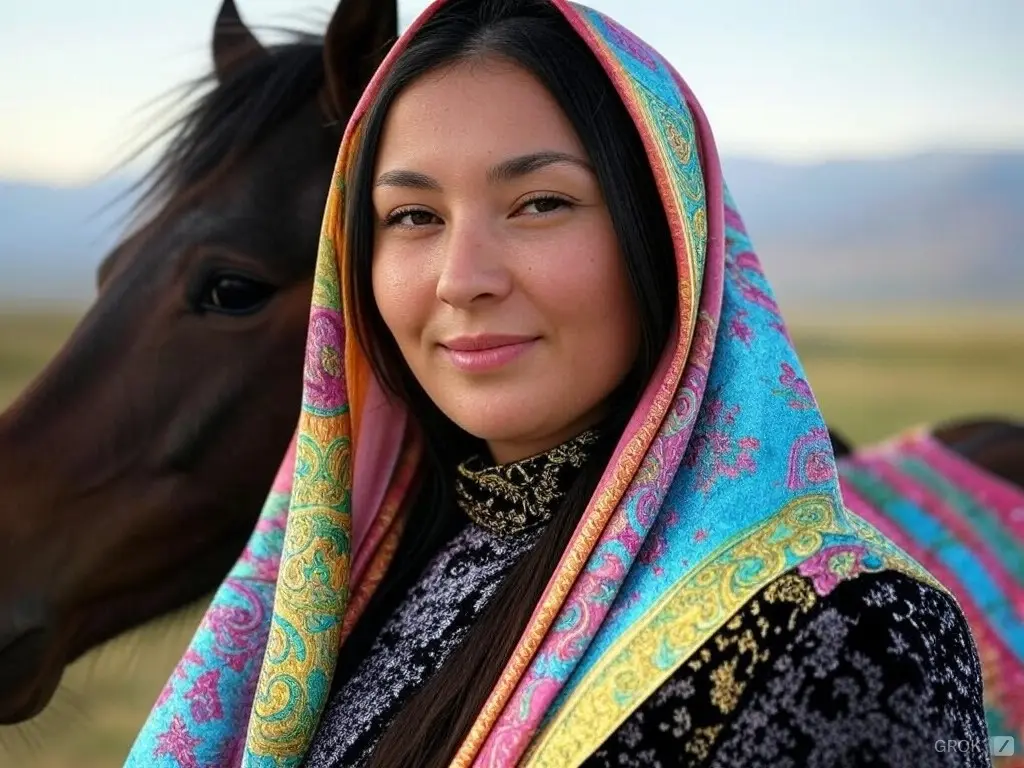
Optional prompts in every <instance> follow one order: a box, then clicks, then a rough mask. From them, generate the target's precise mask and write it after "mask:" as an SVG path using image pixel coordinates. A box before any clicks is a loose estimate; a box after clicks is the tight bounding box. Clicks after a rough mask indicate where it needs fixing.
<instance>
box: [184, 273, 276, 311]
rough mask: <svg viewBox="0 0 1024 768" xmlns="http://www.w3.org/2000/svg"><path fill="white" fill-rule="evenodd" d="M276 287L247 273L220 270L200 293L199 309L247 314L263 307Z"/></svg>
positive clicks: (204, 285) (208, 279)
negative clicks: (240, 273) (248, 275)
mask: <svg viewBox="0 0 1024 768" xmlns="http://www.w3.org/2000/svg"><path fill="white" fill-rule="evenodd" d="M275 290H276V289H275V288H274V286H272V285H270V284H269V283H264V282H263V281H261V280H256V279H254V278H251V277H247V276H246V275H239V274H235V273H228V272H218V273H215V274H213V275H210V277H209V278H207V280H206V282H205V283H204V284H203V287H202V290H201V291H200V293H199V301H198V305H199V309H200V310H201V311H203V312H219V313H221V314H225V315H246V314H250V313H252V312H255V311H257V310H258V309H261V308H262V307H263V305H264V304H266V303H267V301H268V300H269V299H270V297H271V296H272V295H273V293H274V291H275Z"/></svg>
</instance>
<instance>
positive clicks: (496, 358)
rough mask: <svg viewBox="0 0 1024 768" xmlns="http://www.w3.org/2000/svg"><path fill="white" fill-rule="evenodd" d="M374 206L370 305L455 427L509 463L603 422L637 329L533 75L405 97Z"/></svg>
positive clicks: (383, 151)
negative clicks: (608, 400) (371, 298)
mask: <svg viewBox="0 0 1024 768" xmlns="http://www.w3.org/2000/svg"><path fill="white" fill-rule="evenodd" d="M373 206H374V210H375V217H376V220H377V229H376V237H375V248H374V260H373V291H374V297H375V299H376V302H377V307H378V308H379V311H380V313H381V316H382V317H383V319H384V322H385V323H386V324H387V326H388V328H389V329H390V330H391V333H392V334H393V335H394V337H395V340H396V341H397V343H398V346H399V349H400V350H401V352H402V355H403V357H404V358H405V361H406V363H407V364H408V366H409V368H410V369H411V371H412V373H413V375H414V376H415V377H416V379H417V381H419V383H420V385H421V386H422V387H423V389H424V390H425V391H426V393H427V395H428V396H429V397H430V398H431V399H432V400H433V401H434V402H435V403H436V404H437V405H438V407H439V408H440V409H441V410H442V411H443V412H444V413H445V414H446V415H447V416H448V417H449V418H450V419H451V420H452V421H454V422H455V423H456V424H458V425H459V426H460V427H462V428H463V429H465V430H466V431H467V432H469V433H470V434H472V435H475V436H477V437H479V438H481V439H483V440H485V441H487V443H488V445H489V447H490V450H491V453H492V455H493V457H494V459H495V460H496V461H498V462H501V463H505V462H509V461H515V460H518V459H521V458H526V457H528V456H532V455H535V454H537V453H541V452H543V451H546V450H548V449H550V448H553V447H554V446H556V445H558V444H560V443H562V442H564V441H566V440H568V439H570V438H572V437H574V436H575V435H576V434H578V433H579V432H581V431H582V430H584V429H586V428H588V427H590V426H593V425H594V424H595V423H596V422H597V421H599V420H600V419H601V418H602V416H603V415H604V404H605V402H606V400H607V398H608V396H609V394H610V393H611V392H612V390H614V389H615V387H616V386H617V385H618V384H619V383H620V382H621V381H622V379H623V378H624V377H625V375H626V374H627V372H628V371H629V369H630V368H631V366H632V364H633V362H634V359H635V357H636V354H637V349H638V339H639V318H638V314H637V311H636V307H635V301H634V298H633V294H632V291H631V289H630V286H629V282H628V277H627V273H626V269H625V264H624V261H623V257H622V254H621V253H620V251H619V245H618V241H617V239H616V236H615V233H614V231H613V229H612V222H611V218H610V217H609V214H608V208H607V206H606V205H605V201H604V199H603V197H602V194H601V190H600V188H599V186H598V181H597V177H596V176H595V175H594V172H593V170H592V169H591V167H590V161H589V158H588V157H587V155H586V153H585V152H584V151H583V147H582V145H581V144H580V141H579V138H578V137H577V136H576V133H575V132H574V130H573V128H572V126H571V124H570V123H569V121H568V119H567V118H566V117H565V115H564V114H563V113H562V111H561V109H560V108H559V106H558V104H557V102H555V100H554V99H553V98H552V97H551V95H550V94H549V93H548V92H547V91H546V90H545V88H544V87H543V86H542V85H541V84H540V83H539V82H538V81H537V80H535V79H534V78H533V77H532V75H530V74H529V73H528V72H527V71H525V70H523V69H521V68H519V67H518V66H516V65H514V64H511V63H508V62H505V61H504V60H499V59H492V58H489V59H485V60H477V61H473V62H469V63H461V64H458V65H456V66H454V67H450V68H447V69H444V70H443V71H440V72H437V73H432V74H430V75H427V76H424V77H423V78H421V79H420V80H418V81H416V82H415V83H413V84H412V85H410V86H409V87H408V88H406V89H405V90H404V91H403V92H402V93H401V95H400V96H399V97H398V98H397V99H396V101H395V102H394V104H393V105H392V107H391V109H390V112H389V114H388V116H387V119H386V121H385V124H384V129H383V133H382V135H381V142H380V147H379V151H378V155H377V163H376V168H375V175H374V189H373Z"/></svg>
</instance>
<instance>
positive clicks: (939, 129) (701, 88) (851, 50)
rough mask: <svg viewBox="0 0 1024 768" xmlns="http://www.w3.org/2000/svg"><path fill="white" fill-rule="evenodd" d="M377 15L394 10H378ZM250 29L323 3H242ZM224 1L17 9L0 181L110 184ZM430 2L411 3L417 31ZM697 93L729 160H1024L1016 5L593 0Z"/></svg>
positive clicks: (76, 1)
mask: <svg viewBox="0 0 1024 768" xmlns="http://www.w3.org/2000/svg"><path fill="white" fill-rule="evenodd" d="M381 1H382V2H383V1H384V0H381ZM237 2H238V5H239V8H240V11H241V13H242V15H243V17H244V18H245V19H246V21H247V22H249V23H250V24H251V25H261V26H265V25H270V26H273V25H294V24H295V23H297V22H298V23H301V22H306V24H305V26H309V23H310V22H316V21H321V24H320V25H315V26H314V28H316V29H322V22H323V21H325V20H326V18H327V14H328V13H329V11H330V9H332V8H333V7H334V4H333V3H331V2H325V1H324V0H313V2H309V3H306V2H295V1H294V0H237ZM218 5H219V3H218V0H162V1H161V2H156V0H145V2H131V3H128V2H121V1H120V0H90V2H81V0H46V2H40V3H35V4H33V3H30V2H25V1H24V0H22V1H21V2H12V3H8V4H6V8H5V9H4V12H3V18H2V22H0V72H2V73H3V74H2V75H0V178H4V177H6V178H19V179H40V180H49V181H61V182H71V181H80V180H86V179H89V178H91V177H93V176H95V175H96V174H98V173H101V172H103V171H105V170H106V169H107V168H109V167H110V164H111V163H112V162H113V161H114V160H116V159H118V158H119V157H120V156H121V153H122V152H123V151H124V149H125V147H126V146H127V142H129V141H130V140H131V139H132V138H134V137H136V136H137V135H138V131H139V130H140V129H144V128H145V127H146V125H145V122H144V120H143V119H141V118H143V117H144V116H145V115H146V114H147V113H146V112H144V111H140V110H142V108H143V107H144V106H145V105H146V104H147V102H151V101H152V100H153V99H154V98H155V97H157V96H160V95H161V94H163V93H165V92H167V91H168V90H169V89H171V88H173V87H174V86H175V85H176V84H177V83H179V82H181V81H182V79H184V78H187V77H191V76H194V75H196V74H199V73H201V72H202V71H204V70H205V68H206V67H207V66H208V64H209V53H208V51H209V40H210V34H211V30H212V25H213V19H214V17H215V15H216V11H217V7H218ZM425 5H426V2H425V1H424V0H417V1H410V2H401V3H400V8H401V12H402V16H403V18H405V19H409V18H410V17H412V16H413V15H414V14H415V13H416V12H418V11H419V10H421V9H422V8H423V7H425ZM590 5H592V6H593V7H595V8H598V9H600V10H602V11H605V12H607V13H609V14H610V15H611V16H612V17H614V18H615V19H616V20H618V21H620V22H621V23H623V24H625V25H626V26H627V27H629V28H630V29H632V30H633V31H634V32H636V33H637V34H638V35H640V36H641V37H643V38H644V39H646V40H647V41H648V42H650V43H651V44H653V45H654V46H655V47H657V48H658V49H659V50H660V51H661V52H662V53H663V54H664V55H665V56H666V57H667V58H668V59H669V60H670V61H672V63H673V64H674V65H675V66H676V68H677V69H678V70H679V71H680V73H681V74H682V75H683V77H684V78H686V80H687V81H688V82H689V83H690V85H691V87H693V89H694V90H695V92H696V94H697V96H698V98H699V99H700V100H701V103H702V104H703V106H704V108H705V110H706V111H707V112H708V114H709V117H710V119H711V122H712V126H713V128H714V130H715V134H716V137H717V139H718V141H719V144H720V145H721V149H722V151H723V152H724V153H726V154H740V153H743V154H756V155H759V156H767V157H777V158H786V159H807V160H814V159H820V158H823V157H843V156H864V155H879V154H889V153H894V152H905V151H922V150H930V149H957V148H962V149H977V148H998V147H1017V148H1024V56H1022V55H1020V54H1019V53H1018V50H1019V48H1020V41H1021V39H1024V2H1022V0H855V2H849V1H848V0H847V1H845V2H844V1H843V0H776V1H774V2H771V1H768V2H766V0H714V1H713V2H711V1H709V0H590Z"/></svg>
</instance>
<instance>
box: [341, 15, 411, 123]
mask: <svg viewBox="0 0 1024 768" xmlns="http://www.w3.org/2000/svg"><path fill="white" fill-rule="evenodd" d="M397 38H398V0H340V2H339V3H338V7H337V8H336V9H335V11H334V16H333V17H331V23H330V24H329V25H328V26H327V35H326V37H325V38H324V68H325V70H326V73H327V88H328V90H329V95H330V97H331V103H332V104H333V105H334V107H335V109H337V110H338V111H339V114H344V113H346V112H348V111H351V110H352V109H353V108H354V107H355V105H356V102H357V101H359V98H360V96H362V93H363V91H364V90H365V89H366V86H367V85H368V84H369V82H370V78H372V77H373V73H374V72H376V71H377V67H379V66H380V64H381V62H382V61H383V60H384V57H385V56H387V54H388V51H390V50H391V46H392V45H394V43H395V40H396V39H397Z"/></svg>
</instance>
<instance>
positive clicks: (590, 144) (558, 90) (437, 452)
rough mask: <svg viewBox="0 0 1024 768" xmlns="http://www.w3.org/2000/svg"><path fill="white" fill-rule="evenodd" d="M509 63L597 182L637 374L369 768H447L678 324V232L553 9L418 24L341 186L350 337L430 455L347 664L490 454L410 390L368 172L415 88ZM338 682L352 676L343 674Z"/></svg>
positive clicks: (457, 9)
mask: <svg viewBox="0 0 1024 768" xmlns="http://www.w3.org/2000/svg"><path fill="white" fill-rule="evenodd" d="M480 57H501V58H503V59H505V60H509V61H511V62H513V63H514V64H516V65H518V66H520V67H522V68H523V69H525V70H527V71H529V72H530V73H531V74H532V75H533V76H535V77H536V78H538V80H539V81H540V82H541V83H542V84H543V85H544V86H545V87H546V88H547V89H548V91H549V92H550V93H551V94H552V96H553V97H554V98H555V99H556V100H557V102H558V104H559V105H560V106H561V108H562V110H563V111H564V112H565V114H566V116H567V117H568V119H569V121H570V122H571V124H572V125H573V127H574V129H575V131H576V133H577V135H578V136H579V138H580V140H581V142H582V145H583V147H584V149H585V151H586V152H587V154H588V156H589V159H590V161H591V163H592V165H593V167H594V169H595V172H596V174H597V178H598V182H599V184H600V187H601V190H602V193H603V196H604V199H605V202H606V204H607V206H608V210H609V214H610V217H611V221H612V224H613V227H614V230H615V233H616V236H617V238H618V241H619V246H620V250H621V253H622V255H623V258H624V259H625V262H626V268H627V271H628V275H629V281H630V285H631V288H632V291H633V294H634V296H635V301H636V306H637V308H638V311H639V315H640V329H641V330H640V342H639V349H638V351H637V356H636V360H635V363H634V366H633V368H632V370H631V371H630V372H629V374H628V375H627V376H626V378H625V380H624V382H623V383H622V385H621V386H620V387H619V388H618V390H617V391H616V392H615V393H613V397H612V401H611V403H610V409H609V411H610V415H609V416H608V417H607V418H606V419H605V421H604V422H603V428H604V434H603V437H602V441H601V443H600V444H599V445H598V446H597V447H596V449H595V452H594V455H593V457H592V460H591V461H590V462H589V463H588V465H587V466H586V468H585V469H584V471H582V472H581V473H580V475H579V477H578V478H577V479H576V481H575V482H574V485H573V486H572V487H571V488H570V489H569V492H568V493H567V495H566V498H565V501H564V502H563V504H562V506H561V508H560V509H559V511H558V512H557V513H556V515H555V517H554V518H553V519H552V521H551V522H550V523H549V524H548V526H547V528H546V529H545V530H544V532H543V533H542V534H541V537H540V539H539V541H538V543H537V544H535V545H534V547H533V548H532V549H531V550H530V552H529V553H528V554H527V555H525V556H524V557H523V558H522V560H521V561H520V562H519V563H517V564H516V566H515V567H514V568H513V570H512V572H511V573H510V574H509V576H508V577H507V578H506V580H505V582H504V584H503V586H502V587H501V589H499V591H498V593H497V594H496V595H495V596H494V598H493V599H492V601H491V602H490V604H489V605H488V607H487V608H486V609H485V610H484V612H483V614H482V616H481V618H480V619H479V620H478V622H477V623H476V624H475V625H474V627H473V628H472V630H471V632H470V635H469V637H468V638H467V639H466V640H465V642H463V643H462V644H461V646H460V647H459V649H457V650H456V651H455V653H454V654H453V655H452V657H451V658H449V659H448V661H447V662H446V663H444V664H443V665H442V667H441V668H440V669H439V670H438V671H437V672H436V673H435V674H434V675H433V676H432V677H431V678H430V679H429V680H428V681H427V682H426V683H425V685H424V686H423V688H422V689H421V690H420V691H419V692H418V693H417V694H416V695H414V696H412V697H411V698H410V699H409V701H408V702H406V704H405V705H404V707H403V709H402V710H401V711H400V712H399V713H398V714H397V715H396V717H395V719H394V720H393V721H392V723H391V724H390V726H389V728H388V730H387V731H386V732H385V733H384V734H383V736H382V737H381V740H380V741H379V742H378V744H377V746H376V748H375V750H374V753H373V757H372V759H371V764H372V765H375V766H387V767H388V768H408V767H410V766H428V765H429V766H435V765H437V766H441V765H447V764H448V763H449V762H450V761H451V759H452V757H453V756H454V754H455V752H456V750H457V749H458V747H459V745H460V744H461V742H462V741H463V740H464V738H465V736H466V735H467V733H468V731H469V728H470V727H471V725H472V723H473V721H474V719H475V717H476V715H477V713H478V712H479V711H480V709H481V708H482V706H483V704H484V702H485V701H486V698H487V696H488V694H489V693H490V691H491V690H492V689H493V687H494V685H495V683H496V682H497V679H498V677H499V676H500V674H501V671H502V669H503V668H504V666H505V664H506V663H507V661H508V659H509V658H510V656H511V654H512V650H513V649H514V647H515V644H516V642H517V641H518V639H519V637H520V635H521V633H522V631H523V629H524V628H525V626H526V623H527V621H528V620H529V617H530V615H531V614H532V612H533V609H534V607H535V605H536V603H537V602H538V601H539V599H540V596H541V594H542V593H543V590H544V587H545V586H546V584H547V582H548V580H549V579H550V577H551V575H552V573H553V572H554V569H555V567H556V566H557V564H558V561H559V559H560V557H561V554H562V552H563V551H564V549H565V547H566V546H567V545H568V542H569V539H570V538H571V536H572V532H573V530H574V529H575V527H576V524H577V523H578V521H579V519H580V517H581V515H582V513H583V511H584V509H585V508H586V505H587V503H588V502H589V500H590V497H591V495H592V494H593V492H594V489H595V487H596V485H597V482H598V480H599V479H600V477H601V474H602V473H603V471H604V468H605V465H606V464H607V461H608V459H609V457H610V455H611V452H612V450H613V449H614V447H615V445H616V443H617V442H618V440H619V439H620V437H621V434H622V431H623V429H624V428H625V425H626V423H627V421H628V420H629V417H630V416H631V414H632V412H633V410H634V409H635V407H636V405H637V402H638V401H639V398H640V395H641V394H642V391H643V389H644V387H645V386H646V385H647V383H648V382H649V380H650V378H651V376H652V375H653V372H654V369H655V367H656V366H657V363H658V360H659V359H660V357H661V355H662V353H663V351H664V347H665V345H666V343H667V341H668V338H669V335H670V332H671V330H672V327H673V323H674V321H675V318H676V316H677V310H678V307H677V296H678V293H677V288H676V286H677V273H676V266H675V256H674V252H673V248H672V239H671V233H670V231H669V227H668V222H667V219H666V216H665V212H664V207H663V205H662V202H661V199H660V197H659V193H658V188H657V185H656V183H655V180H654V175H653V173H652V171H651V168H650V164H649V162H648V160H647V156H646V154H645V151H644V147H643V144H642V142H641V139H640V135H639V133H638V132H637V129H636V127H635V125H634V124H633V121H632V119H631V117H630V116H629V113H628V112H627V110H626V107H625V106H624V104H623V103H622V100H621V98H620V97H619V96H618V95H617V94H616V93H615V91H614V87H613V85H612V83H611V80H610V79H609V78H608V76H607V75H606V73H605V72H604V70H603V69H602V67H601V65H600V63H599V62H598V60H597V58H596V57H595V56H594V54H593V53H592V52H591V51H590V50H589V49H588V48H587V46H586V43H585V42H584V41H583V40H582V39H581V38H580V37H579V35H577V34H576V32H575V31H574V30H573V29H572V28H571V26H570V25H569V24H568V22H567V21H566V20H565V19H564V18H563V17H562V15H561V14H560V13H559V12H558V10H557V9H556V8H555V7H554V6H553V5H551V4H550V3H549V2H547V0H451V2H449V3H448V4H447V5H445V6H443V7H442V8H441V9H440V10H439V11H438V12H437V13H436V14H434V16H433V17H431V18H430V19H429V20H427V22H426V23H425V24H424V25H423V27H422V28H421V29H420V31H419V32H418V33H417V34H416V35H415V37H414V39H412V40H411V41H410V43H409V45H408V47H407V48H406V50H405V51H404V52H403V53H402V54H401V55H400V56H399V58H398V59H397V60H396V61H395V63H394V65H393V66H392V68H391V70H390V71H389V72H388V74H387V76H386V78H385V80H384V81H383V83H382V85H381V89H380V92H379V95H378V97H377V98H376V99H375V101H374V103H373V104H372V105H371V107H370V108H369V110H368V112H367V114H366V116H365V117H364V126H363V135H362V139H361V144H360V146H359V147H358V148H357V154H356V158H355V162H354V163H353V166H352V171H351V174H350V177H349V179H348V180H347V185H346V186H347V190H348V198H347V201H346V214H345V217H346V218H345V222H344V223H345V237H346V241H347V242H346V246H347V248H348V253H349V255H350V258H349V260H348V264H349V267H348V269H349V273H348V279H349V285H351V295H350V296H346V297H345V300H346V301H349V302H350V305H351V306H352V308H353V316H355V317H356V318H358V321H357V323H358V327H357V328H356V329H355V333H356V335H357V338H358V340H359V343H360V344H361V345H362V347H363V349H364V350H365V353H366V355H367V356H368V358H369V360H370V363H371V365H372V367H373V370H374V373H375V375H376V376H377V377H378V379H379V380H380V381H381V383H382V384H383V385H384V386H385V387H386V388H387V389H388V390H390V391H391V393H393V394H394V395H395V396H396V397H398V398H401V399H402V400H403V401H404V402H405V403H406V405H407V406H408V407H409V409H410V411H411V412H412V413H414V414H415V415H416V419H417V422H418V424H419V427H420V428H421V429H422V430H423V434H424V437H425V441H426V446H427V451H426V458H425V466H424V468H423V469H424V471H423V473H422V475H421V485H420V492H419V493H418V494H417V498H416V499H415V504H414V506H412V507H411V508H410V509H409V510H408V522H407V528H406V532H407V534H408V535H405V536H404V537H403V540H402V543H401V544H400V549H399V553H398V555H397V556H396V558H395V560H394V562H395V563H396V565H395V566H394V567H393V568H392V571H391V572H390V573H389V575H388V577H387V578H386V580H385V583H383V584H382V585H381V587H380V588H379V589H378V592H377V594H376V595H375V597H374V600H373V601H372V603H371V606H370V607H369V608H368V610H367V613H366V614H365V615H364V618H363V620H362V621H361V622H360V625H362V626H361V627H357V630H356V631H355V632H354V633H353V636H352V638H350V641H349V642H347V643H346V646H347V648H346V652H345V653H344V654H343V657H345V658H347V659H350V660H351V662H350V664H349V669H348V670H347V671H348V672H350V671H351V668H350V667H351V664H354V663H356V662H357V660H358V658H359V657H360V656H361V652H362V651H363V650H365V647H366V646H367V645H368V644H369V643H370V642H371V641H372V636H373V634H374V632H375V631H376V630H377V629H379V625H380V622H382V621H383V620H384V619H385V618H386V615H387V613H388V612H389V610H391V609H392V608H393V607H394V604H395V601H397V600H398V599H400V597H401V593H402V591H403V589H402V587H403V586H407V585H408V583H409V579H411V578H414V577H415V575H416V574H418V573H419V572H420V571H421V570H422V568H423V567H424V566H425V564H426V562H427V560H428V558H429V557H430V556H431V555H433V554H434V553H435V552H436V551H437V550H438V548H439V547H440V546H442V545H443V543H444V541H445V540H446V538H447V537H448V536H450V535H451V533H452V532H453V530H454V529H455V528H457V525H458V523H457V522H456V521H457V513H456V510H455V505H454V502H453V496H452V490H451V483H452V482H453V480H454V476H455V471H454V468H455V465H456V464H457V463H458V462H460V461H462V460H464V459H465V458H467V457H468V456H469V455H471V454H472V453H474V452H478V451H480V450H482V447H483V446H482V445H481V443H480V441H478V440H477V439H475V438H474V437H472V436H471V435H469V434H467V433H466V432H465V431H464V430H462V429H460V428H459V427H458V426H457V425H455V424H454V423H453V422H452V421H451V420H450V419H448V418H447V417H446V416H445V415H444V414H443V413H441V411H440V410H439V409H438V408H437V407H436V406H435V405H434V404H433V402H432V401H431V400H430V398H429V397H427V395H426V393H425V392H424V391H423V389H422V388H421V387H420V386H419V384H418V383H417V382H416V380H415V378H414V377H413V375H412V373H411V372H410V370H409V368H408V366H407V365H406V363H405V361H404V360H403V358H402V355H401V353H400V351H399V349H398V346H397V344H396V342H395V340H394V338H393V336H392V335H391V333H390V331H389V330H388V328H387V326H386V325H385V323H384V321H383V319H382V317H381V315H380V313H379V311H378V310H377V306H376V303H375V301H374V296H373V285H372V266H373V251H374V233H375V216H374V211H373V205H372V186H373V171H374V163H375V158H376V155H377V149H378V145H379V141H380V135H381V130H382V126H383V123H384V119H385V117H386V115H387V113H388V110H389V108H390V106H391V104H392V103H393V102H394V100H395V97H396V96H397V95H398V94H399V93H400V92H401V91H402V90H403V89H404V88H405V87H407V86H408V85H409V84H411V83H412V82H414V81H415V80H417V79H418V78H420V77H422V76H423V75H425V74H427V73H428V72H431V71H433V70H437V69H438V68H440V67H444V66H449V65H453V64H457V63H459V62H462V61H468V60H472V59H477V58H480ZM343 674H344V673H343Z"/></svg>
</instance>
